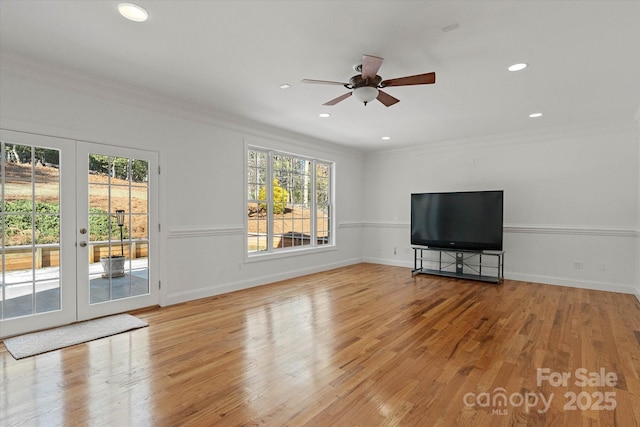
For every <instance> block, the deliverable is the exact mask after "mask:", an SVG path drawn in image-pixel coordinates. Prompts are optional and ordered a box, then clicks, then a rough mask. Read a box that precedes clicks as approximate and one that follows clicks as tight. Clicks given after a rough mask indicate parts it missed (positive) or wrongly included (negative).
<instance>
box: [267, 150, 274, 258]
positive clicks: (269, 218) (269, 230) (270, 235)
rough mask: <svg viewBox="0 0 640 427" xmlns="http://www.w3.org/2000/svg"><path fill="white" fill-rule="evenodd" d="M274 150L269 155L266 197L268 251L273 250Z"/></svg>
mask: <svg viewBox="0 0 640 427" xmlns="http://www.w3.org/2000/svg"><path fill="white" fill-rule="evenodd" d="M272 162H273V151H269V153H268V156H267V165H266V166H267V172H266V176H267V179H266V181H267V182H265V184H266V188H267V191H266V193H267V194H266V199H267V252H273V239H274V237H273V226H274V224H273V164H272Z"/></svg>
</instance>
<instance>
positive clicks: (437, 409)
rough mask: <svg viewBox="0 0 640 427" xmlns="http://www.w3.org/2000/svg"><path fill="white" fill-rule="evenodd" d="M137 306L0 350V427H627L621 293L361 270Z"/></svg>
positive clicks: (638, 389)
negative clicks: (114, 321) (20, 350)
mask: <svg viewBox="0 0 640 427" xmlns="http://www.w3.org/2000/svg"><path fill="white" fill-rule="evenodd" d="M133 314H134V315H137V316H138V317H140V318H142V319H144V320H146V321H148V322H149V327H147V328H143V329H138V330H135V331H132V332H128V333H123V334H120V335H117V336H113V337H110V338H104V339H100V340H97V341H93V342H90V343H87V344H80V345H77V346H74V347H70V348H67V349H64V350H60V351H54V352H50V353H47V354H43V355H39V356H36V357H31V358H27V359H23V360H20V361H16V360H14V359H13V358H12V357H11V355H10V354H9V353H8V352H7V351H6V349H5V348H4V346H0V380H1V381H2V383H1V384H0V425H2V426H13V425H46V426H49V425H81V426H106V425H110V426H120V427H124V426H128V425H132V426H146V425H157V426H177V425H180V426H184V425H193V426H209V425H216V426H218V425H220V426H227V425H229V426H236V425H268V426H284V425H289V426H383V425H388V426H393V425H403V426H405V425H406V426H454V425H460V426H572V427H573V426H597V425H600V426H622V427H628V426H638V425H640V303H639V302H638V301H637V300H636V298H635V297H634V296H632V295H625V294H618V293H607V292H599V291H590V290H584V289H574V288H568V287H560V286H548V285H540V284H532V283H525V282H516V281H511V280H506V281H505V282H504V283H502V284H500V285H497V286H496V285H492V284H485V283H478V282H470V281H464V280H455V279H447V278H439V277H434V276H426V275H419V276H416V277H412V276H411V273H410V270H409V269H407V268H400V267H389V266H381V265H372V264H359V265H354V266H350V267H345V268H340V269H336V270H332V271H328V272H324V273H318V274H313V275H309V276H305V277H300V278H297V279H292V280H287V281H283V282H279V283H275V284H271V285H266V286H262V287H258V288H253V289H248V290H243V291H239V292H235V293H230V294H225V295H220V296H217V297H211V298H206V299H201V300H197V301H192V302H188V303H185V304H180V305H175V306H171V307H165V308H154V309H149V310H144V311H139V312H136V313H133ZM543 370H544V371H543ZM543 372H544V373H546V375H547V377H548V378H550V379H551V381H549V380H546V379H542V378H539V376H540V375H541V373H543ZM603 372H604V373H605V375H604V376H602V377H603V378H601V375H600V374H601V373H603ZM562 375H565V377H566V375H570V377H568V378H567V380H566V381H565V383H566V385H563V384H561V383H560V384H558V383H554V382H553V381H554V380H555V379H557V378H560V377H561V376H562ZM613 376H615V378H616V379H615V380H613ZM585 379H586V381H584V382H585V383H586V384H584V385H583V384H581V382H583V380H585ZM598 381H600V382H599V385H598V384H596V382H598ZM614 382H615V385H613V383H614ZM574 396H575V401H573V402H572V400H574V399H573V397H574ZM505 399H506V401H505ZM525 402H527V403H525ZM527 406H529V407H527Z"/></svg>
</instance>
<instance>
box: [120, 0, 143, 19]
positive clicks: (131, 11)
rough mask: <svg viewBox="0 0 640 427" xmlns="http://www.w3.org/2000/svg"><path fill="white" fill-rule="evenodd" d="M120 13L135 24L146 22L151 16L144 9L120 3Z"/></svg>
mask: <svg viewBox="0 0 640 427" xmlns="http://www.w3.org/2000/svg"><path fill="white" fill-rule="evenodd" d="M118 12H120V15H122V16H124V17H125V18H127V19H128V20H130V21H135V22H144V21H146V20H147V18H148V17H149V14H148V13H147V11H146V10H145V9H144V8H143V7H141V6H138V5H137V4H133V3H120V4H119V5H118Z"/></svg>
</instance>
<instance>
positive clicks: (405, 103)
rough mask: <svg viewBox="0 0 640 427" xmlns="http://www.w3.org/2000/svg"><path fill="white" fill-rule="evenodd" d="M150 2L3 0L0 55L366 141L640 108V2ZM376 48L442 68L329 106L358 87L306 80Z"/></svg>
mask: <svg viewBox="0 0 640 427" xmlns="http://www.w3.org/2000/svg"><path fill="white" fill-rule="evenodd" d="M129 1H131V0H129ZM137 3H138V4H140V5H141V6H143V7H145V8H146V9H147V10H148V12H149V20H148V21H147V22H145V23H134V22H131V21H127V20H125V19H124V18H122V17H121V16H120V15H119V14H118V12H117V7H116V6H117V4H118V1H117V0H116V1H111V0H102V1H80V0H77V1H57V0H47V1H44V0H41V1H28V0H0V55H4V58H5V60H7V58H23V59H25V60H29V61H37V62H38V63H39V64H43V65H45V66H51V67H55V68H57V69H67V70H72V71H73V72H74V73H81V74H86V75H87V76H89V77H91V78H93V79H100V80H106V81H108V82H110V83H111V84H113V83H115V84H119V85H123V86H126V87H133V88H135V89H136V90H140V91H142V92H149V93H153V94H155V95H160V96H162V97H169V98H172V99H175V100H179V101H181V102H187V103H190V104H193V105H194V106H195V107H197V108H200V109H203V110H205V111H206V110H210V111H212V112H214V113H220V114H224V115H232V116H238V117H241V118H243V119H250V120H254V121H258V122H261V123H266V124H268V125H271V126H276V127H278V128H283V129H287V130H291V131H294V132H297V133H302V134H306V135H310V136H313V137H316V138H320V139H323V140H327V141H332V142H336V143H339V144H344V145H348V146H352V147H356V148H360V149H365V150H375V149H382V148H388V147H396V146H404V145H415V144H425V143H433V142H439V141H446V140H456V139H464V138H469V137H477V136H487V135H496V134H503V133H513V132H524V131H528V130H535V129H544V128H556V127H565V126H585V125H593V124H599V123H608V122H621V121H629V122H633V120H634V114H636V112H637V111H638V109H639V107H640V1H568V2H562V1H526V2H525V1H204V0H199V1H185V0H183V1H151V0H139V1H137ZM453 24H457V25H458V26H459V27H458V28H457V29H454V30H451V31H445V30H444V29H445V28H446V27H448V26H451V25H453ZM364 53H366V54H370V55H376V56H381V57H384V58H385V61H384V63H383V65H382V67H381V68H380V70H379V72H378V74H380V75H381V76H382V77H383V79H389V78H395V77H403V76H407V75H413V74H419V73H426V72H431V71H435V72H436V75H437V81H436V83H435V85H425V86H410V87H392V88H387V89H385V90H386V91H387V92H388V93H389V94H391V95H393V96H395V97H397V98H399V99H400V100H401V102H400V103H398V104H396V105H394V106H391V107H388V108H387V107H384V106H383V105H382V104H381V103H379V102H372V103H370V104H369V105H367V106H366V107H365V106H363V105H362V104H358V103H357V101H356V100H355V98H353V97H351V98H349V99H347V100H345V101H343V102H341V103H339V104H337V105H336V106H333V107H326V106H323V105H322V104H323V103H324V102H326V101H328V100H330V99H333V98H335V97H337V96H339V95H341V94H343V93H345V92H347V89H345V88H343V87H341V86H325V85H311V84H301V83H300V80H301V79H304V78H307V79H321V80H333V81H344V82H346V81H348V79H349V78H350V77H351V76H352V75H354V74H356V73H355V72H354V71H353V69H352V67H353V65H354V64H358V63H360V62H361V57H362V54H364ZM1 60H2V56H0V61H1ZM515 62H527V63H529V64H530V66H529V68H527V69H526V70H524V71H521V72H518V73H510V72H508V71H507V70H506V68H507V66H509V65H510V64H513V63H515ZM283 83H289V84H290V85H291V88H289V89H286V90H283V89H280V88H279V86H280V85H281V84H283ZM0 95H1V94H0ZM321 112H329V113H331V115H332V116H331V117H330V118H328V119H321V118H319V117H318V114H319V113H321ZM532 112H542V113H543V114H544V115H543V116H542V117H540V118H537V119H531V118H529V117H528V115H529V114H530V113H532ZM382 136H391V137H392V140H391V141H382V140H381V137H382Z"/></svg>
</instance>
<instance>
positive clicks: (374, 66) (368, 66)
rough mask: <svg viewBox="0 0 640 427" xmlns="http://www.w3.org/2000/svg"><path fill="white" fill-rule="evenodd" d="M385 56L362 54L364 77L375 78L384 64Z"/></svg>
mask: <svg viewBox="0 0 640 427" xmlns="http://www.w3.org/2000/svg"><path fill="white" fill-rule="evenodd" d="M382 61H384V59H383V58H380V57H378V56H371V55H362V77H364V78H365V79H373V78H374V77H375V76H376V74H378V70H379V69H380V66H381V65H382Z"/></svg>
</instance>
